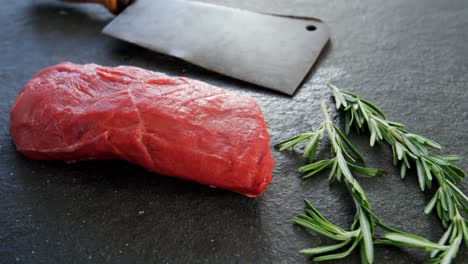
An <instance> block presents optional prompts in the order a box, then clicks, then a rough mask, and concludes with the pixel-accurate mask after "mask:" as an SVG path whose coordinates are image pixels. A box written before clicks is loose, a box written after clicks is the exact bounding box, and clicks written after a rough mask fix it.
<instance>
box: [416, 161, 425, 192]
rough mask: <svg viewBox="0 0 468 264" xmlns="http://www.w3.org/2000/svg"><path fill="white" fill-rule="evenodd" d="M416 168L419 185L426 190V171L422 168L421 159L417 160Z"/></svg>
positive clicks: (422, 189)
mask: <svg viewBox="0 0 468 264" xmlns="http://www.w3.org/2000/svg"><path fill="white" fill-rule="evenodd" d="M416 170H417V174H418V180H419V187H420V188H421V191H424V185H425V176H424V173H425V171H424V170H423V168H422V164H421V160H419V159H418V160H416Z"/></svg>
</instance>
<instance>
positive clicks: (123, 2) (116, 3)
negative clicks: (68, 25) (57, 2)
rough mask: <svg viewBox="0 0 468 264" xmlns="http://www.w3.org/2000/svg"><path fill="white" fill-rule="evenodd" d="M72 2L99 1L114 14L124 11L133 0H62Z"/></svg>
mask: <svg viewBox="0 0 468 264" xmlns="http://www.w3.org/2000/svg"><path fill="white" fill-rule="evenodd" d="M62 1H64V2H70V3H98V4H101V5H103V6H105V7H106V8H107V9H108V10H109V11H111V12H112V13H114V14H118V13H120V12H122V11H123V10H124V9H125V8H126V7H127V6H129V5H130V4H131V3H132V2H133V0H62Z"/></svg>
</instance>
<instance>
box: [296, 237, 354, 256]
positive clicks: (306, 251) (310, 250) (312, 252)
mask: <svg viewBox="0 0 468 264" xmlns="http://www.w3.org/2000/svg"><path fill="white" fill-rule="evenodd" d="M349 242H351V240H346V241H344V242H341V243H338V244H335V245H329V246H322V247H315V248H306V249H302V250H300V251H299V252H300V253H301V254H304V255H309V256H311V255H318V254H323V253H327V252H330V251H334V250H337V249H340V248H342V247H344V246H346V245H347V244H349Z"/></svg>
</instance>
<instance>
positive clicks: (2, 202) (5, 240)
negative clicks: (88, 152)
mask: <svg viewBox="0 0 468 264" xmlns="http://www.w3.org/2000/svg"><path fill="white" fill-rule="evenodd" d="M217 2H221V3H225V4H231V5H233V6H234V5H235V6H238V7H243V8H249V9H253V10H260V11H268V12H274V13H281V14H293V15H310V16H316V17H320V18H321V19H323V20H324V21H326V22H327V23H328V24H329V26H330V28H331V35H332V37H331V42H330V43H329V44H328V47H327V49H326V51H325V53H324V54H323V55H322V56H321V58H320V61H319V63H318V65H316V66H315V67H314V68H313V69H312V71H311V74H310V75H309V77H308V78H307V80H306V81H305V83H304V85H303V87H302V88H300V89H299V91H298V92H297V93H296V94H295V95H294V97H288V96H284V95H281V94H278V93H274V92H270V91H267V90H263V89H260V88H258V87H254V86H252V85H249V84H245V83H243V82H240V81H236V80H233V79H230V78H226V77H223V76H221V75H218V74H213V73H210V72H208V71H205V70H203V69H201V68H198V67H195V66H193V65H190V64H187V63H185V62H182V61H180V60H178V59H174V58H170V57H167V56H164V55H161V54H156V53H152V52H149V51H147V50H144V49H142V48H139V47H136V46H134V45H131V44H126V43H123V42H120V41H117V40H114V39H111V38H108V37H106V36H103V35H101V34H99V31H100V29H101V28H102V27H103V26H104V25H105V24H106V23H107V22H108V21H110V19H111V18H112V17H111V16H110V15H109V14H107V13H106V11H105V10H104V9H103V8H99V7H95V6H91V5H85V6H72V5H66V4H61V3H59V2H57V1H52V0H49V1H45V0H44V1H33V0H29V1H14V2H10V3H9V4H8V5H4V6H2V9H0V25H1V26H0V36H2V37H1V39H0V43H1V47H2V49H1V53H0V80H1V84H0V89H1V93H0V98H1V103H0V159H1V160H2V162H1V163H0V262H1V263H15V262H17V263H189V262H190V263H306V262H308V259H307V258H305V257H303V256H301V255H299V254H298V253H297V251H298V250H299V249H301V248H304V247H309V246H317V245H323V244H326V243H329V242H330V241H328V240H327V239H324V238H322V237H320V236H318V235H316V234H311V233H307V232H305V231H304V230H303V229H301V228H299V227H297V226H294V225H292V224H291V218H292V217H293V216H295V215H296V214H297V213H299V212H301V211H302V208H303V206H302V198H303V197H307V198H309V199H310V200H311V201H312V202H313V203H314V204H315V205H317V207H318V208H319V209H321V210H322V211H323V212H324V214H325V215H326V216H327V217H329V218H330V219H331V220H332V221H333V222H335V223H337V224H339V225H341V226H344V227H346V226H348V225H349V224H350V221H351V219H352V217H353V213H354V208H353V205H352V203H351V201H350V197H349V195H348V194H347V193H346V191H345V190H344V189H343V188H342V187H341V186H339V185H332V186H328V184H327V182H326V175H323V174H322V175H317V176H316V177H315V178H313V179H311V180H309V181H302V180H301V179H300V175H299V174H298V173H296V172H295V168H297V167H298V166H300V165H302V164H304V162H303V161H302V160H301V159H300V157H299V155H298V154H297V153H278V152H276V151H275V152H274V153H273V154H274V158H275V160H276V167H275V170H274V174H273V182H272V184H271V185H270V187H269V188H268V189H267V190H266V192H265V193H264V194H263V195H262V196H261V197H260V198H257V199H249V198H246V197H243V196H240V195H238V194H235V193H230V192H227V191H222V190H216V189H211V188H208V187H205V186H201V185H197V184H194V183H189V182H184V181H180V180H177V179H173V178H167V177H159V176H156V175H154V174H151V173H149V172H146V171H145V170H143V169H141V168H139V167H136V166H133V165H130V164H127V163H125V162H118V161H99V162H81V163H75V164H65V163H63V162H42V161H33V160H28V159H26V158H24V157H22V156H21V155H19V154H17V153H16V152H15V149H14V146H13V144H12V142H11V138H10V135H9V132H8V113H9V109H10V107H11V105H12V104H13V102H14V100H15V97H16V95H17V93H18V91H19V90H20V89H21V87H22V86H23V85H24V84H25V83H26V82H27V81H28V80H29V79H30V78H31V77H32V75H33V74H34V73H36V72H37V71H38V70H40V69H41V68H43V67H45V66H48V65H51V64H55V63H57V62H60V61H66V60H68V61H72V62H76V63H88V62H95V63H98V64H102V65H109V66H114V65H121V64H129V65H134V66H139V67H143V68H147V69H150V70H156V71H162V72H165V73H168V74H172V75H183V76H187V77H191V78H195V79H199V80H202V81H206V82H208V83H211V84H214V85H218V86H220V87H223V88H226V89H233V90H241V91H245V92H247V93H249V94H250V95H252V96H253V97H255V98H256V99H257V101H258V102H259V104H260V106H261V107H262V109H263V111H264V114H265V118H266V120H267V122H268V124H269V129H270V132H271V135H272V142H277V141H279V140H281V139H284V138H285V137H287V136H290V135H293V134H296V133H299V132H303V131H308V130H310V129H315V128H317V127H318V125H319V123H320V122H321V119H322V117H321V114H320V112H319V103H320V100H321V99H325V100H327V101H330V93H329V92H328V90H327V88H326V87H325V83H327V82H329V81H332V82H334V83H335V84H336V85H338V86H340V87H346V88H349V89H350V90H353V91H355V92H357V93H359V94H360V95H362V96H364V97H366V98H368V99H370V100H371V101H373V102H375V103H376V104H378V105H380V106H381V107H382V108H383V110H384V111H386V112H387V113H388V116H389V117H390V118H392V119H393V120H396V121H401V122H403V123H406V124H408V127H409V128H410V129H411V130H413V131H415V132H417V133H420V134H423V135H426V136H428V137H430V138H432V139H434V140H436V141H438V142H440V143H441V144H442V145H444V146H445V149H444V153H457V154H460V155H463V156H468V152H467V149H466V147H465V145H466V144H467V143H468V133H466V130H467V129H468V105H467V103H466V101H467V100H468V74H467V72H468V45H467V42H468V31H467V30H466V29H467V28H468V20H467V19H466V18H467V17H468V3H467V2H466V1H465V0H448V1H437V0H428V1H424V0H419V1H405V0H395V1H370V0H367V1H359V2H352V1H345V0H335V1H326V0H315V1H308V0H302V1H297V0H296V1H286V0H282V1H279V0H277V1H269V0H262V1H247V0H242V1H228V0H223V1H217ZM174 19H176V18H174ZM188 30H189V27H188ZM331 113H332V116H335V119H336V120H337V121H340V118H339V115H335V113H334V112H333V111H331ZM352 139H353V142H356V145H357V146H358V148H359V149H360V150H361V151H362V152H363V153H364V156H365V157H366V158H367V159H368V164H369V165H371V166H376V167H380V168H383V169H385V170H387V171H388V172H389V175H387V176H385V177H381V178H378V179H362V180H361V183H362V186H363V188H364V189H365V190H366V191H367V193H368V196H369V199H370V201H371V203H372V205H373V207H374V209H375V211H376V212H377V213H378V214H379V215H380V216H381V217H382V218H383V219H384V220H385V221H386V222H387V223H389V224H391V225H393V226H395V227H398V228H402V229H404V230H407V231H410V232H415V233H418V234H420V235H424V236H426V237H428V238H430V239H432V240H436V239H438V237H439V236H440V235H441V234H442V228H441V227H440V225H439V223H438V220H437V218H436V217H435V216H434V215H430V216H425V215H424V214H423V212H422V209H423V207H424V205H425V203H426V202H427V201H428V200H429V199H430V195H429V194H423V193H421V192H419V191H418V186H417V182H416V180H415V177H414V174H410V175H409V177H408V178H407V179H406V180H404V181H401V180H400V179H399V177H398V176H397V175H398V173H397V171H396V170H394V169H393V168H392V166H391V158H390V152H389V149H388V148H387V147H385V146H379V147H377V148H374V149H370V148H369V147H368V146H367V145H368V143H367V138H366V137H365V136H353V137H352ZM326 147H327V146H326V143H324V144H323V145H322V150H323V151H322V152H321V153H322V155H326V154H327V153H328V151H327V150H326ZM460 166H461V167H462V168H463V169H465V170H467V169H468V165H467V162H466V161H463V162H462V163H461V164H460ZM462 189H463V190H464V191H465V192H466V191H467V189H468V188H467V184H466V183H464V184H463V187H462ZM424 257H427V255H424V254H421V253H420V252H418V251H413V250H398V249H395V248H390V247H377V248H376V263H414V262H422V261H423V260H424ZM467 257H468V253H467V251H466V249H463V251H462V252H461V253H460V255H459V257H458V262H459V263H461V262H462V260H463V259H466V258H467ZM345 262H347V263H359V258H358V256H357V255H353V256H351V257H350V258H348V259H347V260H346V261H341V262H339V263H345Z"/></svg>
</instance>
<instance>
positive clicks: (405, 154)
mask: <svg viewBox="0 0 468 264" xmlns="http://www.w3.org/2000/svg"><path fill="white" fill-rule="evenodd" d="M328 86H329V87H330V88H331V89H332V91H333V96H334V98H335V102H336V108H337V109H339V110H343V111H344V112H345V113H346V117H345V127H346V133H347V134H348V133H349V130H350V128H351V127H352V126H353V125H354V126H355V127H356V129H357V131H358V132H359V131H362V130H364V129H365V128H367V130H368V131H369V132H370V145H371V146H373V145H374V144H375V142H378V143H380V142H385V143H387V144H389V145H390V146H391V147H392V152H393V163H394V165H395V166H397V165H398V164H399V165H400V171H401V173H400V174H401V177H402V178H404V177H405V176H406V171H407V169H409V168H411V166H414V167H416V174H417V176H418V181H419V186H420V188H421V190H422V191H424V190H425V189H426V188H427V189H430V188H431V186H432V184H433V182H434V180H435V181H436V182H437V184H438V189H437V191H436V192H435V194H434V196H433V198H432V199H431V200H430V202H429V203H428V205H427V206H426V208H425V209H424V212H425V213H426V214H429V213H430V212H431V211H432V210H433V209H434V208H436V211H437V215H438V217H439V218H440V219H441V221H442V225H443V226H444V228H446V232H445V234H444V235H443V236H442V238H441V239H440V241H439V244H440V245H445V244H448V245H449V247H450V249H449V250H447V251H443V252H441V251H438V250H435V251H433V252H432V254H431V257H432V258H433V259H434V260H435V261H436V262H439V261H440V262H442V263H448V262H450V261H451V259H452V258H453V257H455V256H456V254H457V252H458V250H459V247H460V244H461V241H462V240H464V242H465V245H466V246H468V231H467V229H468V227H467V220H466V219H464V218H463V217H462V216H461V214H460V210H461V211H464V212H465V213H466V212H467V211H468V198H467V196H466V195H465V194H464V193H463V192H462V191H461V190H460V189H459V188H458V187H457V186H456V184H457V183H459V182H461V181H462V180H463V178H465V177H466V173H465V172H464V171H463V170H461V169H460V168H459V167H457V166H455V165H453V162H454V161H458V160H461V157H460V156H457V155H445V156H443V155H435V154H433V153H431V152H430V149H437V150H440V149H441V148H442V147H441V146H440V145H439V144H438V143H436V142H434V141H432V140H430V139H428V138H426V137H423V136H420V135H417V134H414V133H411V132H409V131H407V130H406V129H405V126H404V125H403V124H400V123H397V122H392V121H389V120H387V117H386V115H385V113H384V112H383V111H382V110H381V109H380V108H378V107H377V106H375V105H374V104H372V103H370V102H369V101H367V100H365V99H363V98H361V97H359V96H357V95H355V94H353V93H350V92H346V91H341V90H339V89H338V88H337V87H335V86H334V85H331V84H329V85H328Z"/></svg>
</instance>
